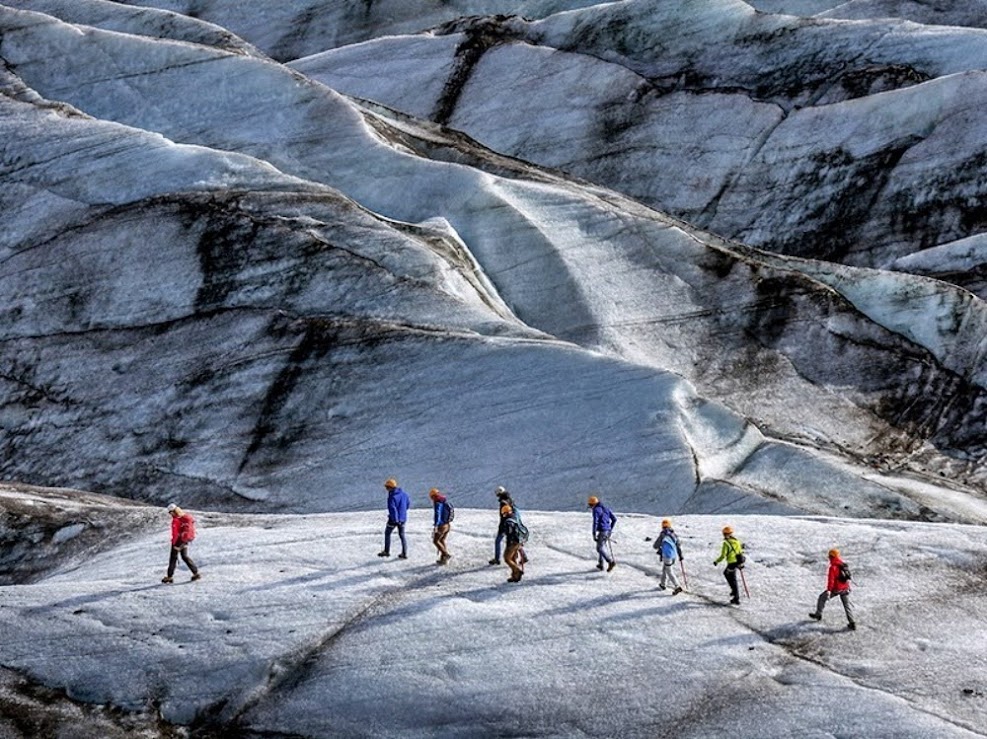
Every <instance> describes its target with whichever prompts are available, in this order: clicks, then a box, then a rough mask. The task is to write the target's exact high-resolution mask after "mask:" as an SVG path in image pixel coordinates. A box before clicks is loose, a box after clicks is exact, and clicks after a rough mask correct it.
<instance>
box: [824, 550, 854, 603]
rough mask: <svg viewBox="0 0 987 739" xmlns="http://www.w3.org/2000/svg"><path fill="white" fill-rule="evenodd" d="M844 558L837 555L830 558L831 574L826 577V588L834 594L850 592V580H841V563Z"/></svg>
mask: <svg viewBox="0 0 987 739" xmlns="http://www.w3.org/2000/svg"><path fill="white" fill-rule="evenodd" d="M841 564H843V560H842V559H840V558H839V556H838V555H837V556H836V557H830V558H829V576H828V577H827V578H826V590H828V591H829V592H831V593H832V594H833V595H837V594H839V593H849V592H850V581H849V580H847V581H846V582H840V565H841Z"/></svg>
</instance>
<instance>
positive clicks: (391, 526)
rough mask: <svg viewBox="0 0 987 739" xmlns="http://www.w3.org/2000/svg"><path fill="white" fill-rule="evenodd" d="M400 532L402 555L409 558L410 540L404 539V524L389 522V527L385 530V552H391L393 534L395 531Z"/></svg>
mask: <svg viewBox="0 0 987 739" xmlns="http://www.w3.org/2000/svg"><path fill="white" fill-rule="evenodd" d="M395 528H396V529H397V530H398V536H399V537H400V538H401V554H404V555H406V556H407V554H408V540H407V539H405V538H404V522H403V521H402V522H400V523H399V522H397V521H388V522H387V527H386V528H385V529H384V551H385V552H390V551H391V532H392V531H394V529H395Z"/></svg>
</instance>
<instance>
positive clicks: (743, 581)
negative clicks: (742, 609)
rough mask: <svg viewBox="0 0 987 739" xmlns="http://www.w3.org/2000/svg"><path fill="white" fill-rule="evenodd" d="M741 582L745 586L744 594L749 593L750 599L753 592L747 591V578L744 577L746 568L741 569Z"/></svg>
mask: <svg viewBox="0 0 987 739" xmlns="http://www.w3.org/2000/svg"><path fill="white" fill-rule="evenodd" d="M740 581H741V582H742V583H743V584H744V592H745V593H747V598H748V599H750V597H751V591H750V590H748V589H747V578H746V577H744V568H743V567H741V568H740Z"/></svg>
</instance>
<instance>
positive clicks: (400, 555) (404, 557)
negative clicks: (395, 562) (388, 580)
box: [398, 552, 408, 559]
mask: <svg viewBox="0 0 987 739" xmlns="http://www.w3.org/2000/svg"><path fill="white" fill-rule="evenodd" d="M398 559H408V555H407V554H405V553H404V552H401V554H399V555H398Z"/></svg>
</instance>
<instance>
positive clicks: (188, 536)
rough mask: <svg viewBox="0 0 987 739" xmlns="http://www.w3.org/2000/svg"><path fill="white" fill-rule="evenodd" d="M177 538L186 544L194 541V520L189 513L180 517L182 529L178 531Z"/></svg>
mask: <svg viewBox="0 0 987 739" xmlns="http://www.w3.org/2000/svg"><path fill="white" fill-rule="evenodd" d="M178 538H179V539H180V540H181V541H184V542H185V543H186V544H187V543H188V542H190V541H192V540H194V539H195V519H194V518H192V514H191V513H186V514H185V515H184V516H182V528H181V529H180V530H179V534H178Z"/></svg>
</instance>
